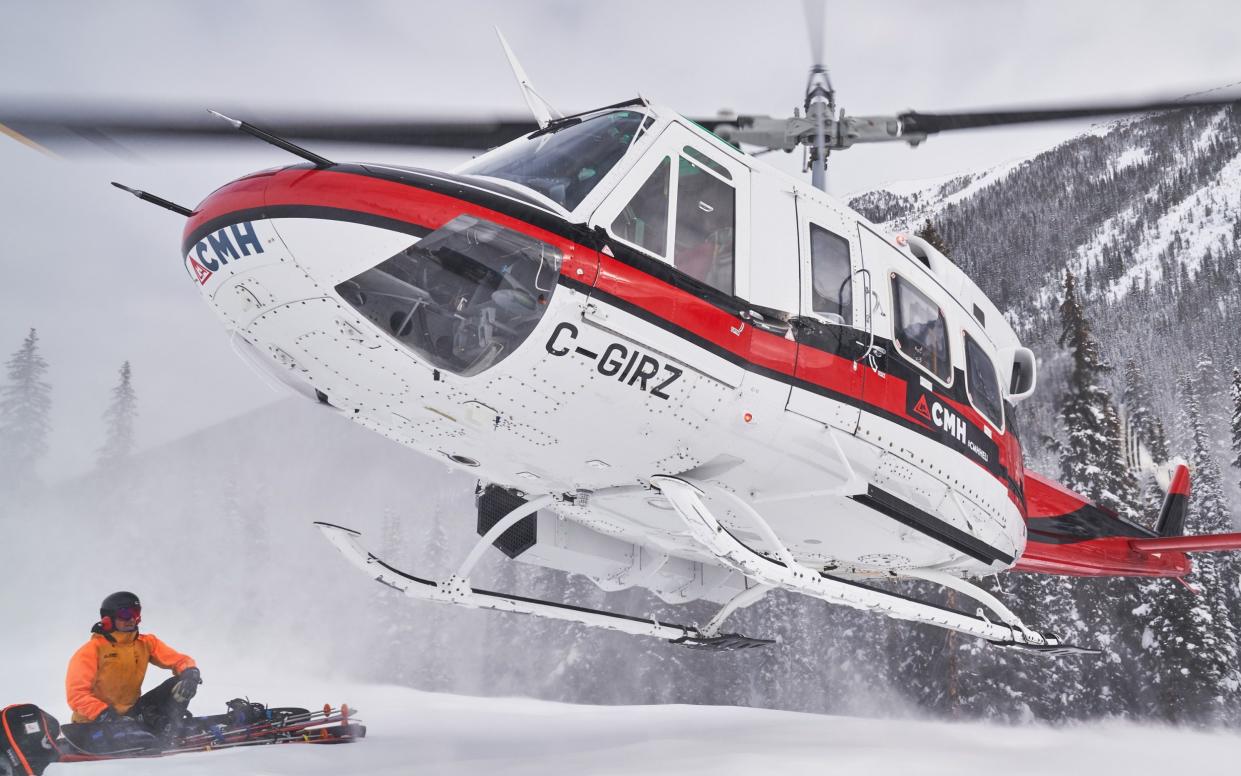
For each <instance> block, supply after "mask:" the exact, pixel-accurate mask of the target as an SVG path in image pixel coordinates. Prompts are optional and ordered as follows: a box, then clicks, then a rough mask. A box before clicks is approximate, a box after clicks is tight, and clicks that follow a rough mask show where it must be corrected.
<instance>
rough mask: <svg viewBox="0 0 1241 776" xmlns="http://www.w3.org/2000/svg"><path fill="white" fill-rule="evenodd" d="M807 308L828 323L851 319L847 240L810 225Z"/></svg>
mask: <svg viewBox="0 0 1241 776" xmlns="http://www.w3.org/2000/svg"><path fill="white" fill-rule="evenodd" d="M810 275H811V278H812V279H813V282H812V284H811V290H810V299H811V301H810V309H811V310H813V311H814V312H816V313H818V314H819V315H822V316H823V317H825V318H827V319H828V320H829V321H831V322H832V323H845V324H847V323H850V322H852V321H853V284H852V283H850V282H849V281H850V279H851V278H852V277H853V272H852V267H851V266H850V264H849V241H848V240H846V239H844V238H843V237H839V236H837V235H834V234H832V233H831V232H829V231H827V230H826V229H824V228H823V227H821V226H815V225H814V224H811V225H810Z"/></svg>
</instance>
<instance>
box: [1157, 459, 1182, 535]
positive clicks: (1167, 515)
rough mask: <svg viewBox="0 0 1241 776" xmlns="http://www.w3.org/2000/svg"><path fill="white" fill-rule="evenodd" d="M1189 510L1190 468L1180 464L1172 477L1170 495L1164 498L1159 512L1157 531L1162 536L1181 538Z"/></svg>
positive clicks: (1169, 488)
mask: <svg viewBox="0 0 1241 776" xmlns="http://www.w3.org/2000/svg"><path fill="white" fill-rule="evenodd" d="M1188 508H1189V467H1188V466H1186V465H1185V464H1179V465H1178V466H1177V467H1176V472H1175V473H1173V475H1172V484H1171V485H1170V486H1169V487H1168V495H1166V496H1164V499H1163V507H1162V508H1161V509H1160V510H1159V522H1158V523H1157V524H1156V527H1155V531H1156V533H1158V534H1159V535H1160V536H1164V537H1169V536H1180V535H1182V534H1184V533H1185V512H1186V511H1187V510H1188Z"/></svg>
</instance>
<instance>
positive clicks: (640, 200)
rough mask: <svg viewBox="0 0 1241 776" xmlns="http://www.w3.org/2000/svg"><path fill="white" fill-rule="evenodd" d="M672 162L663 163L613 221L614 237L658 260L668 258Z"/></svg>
mask: <svg viewBox="0 0 1241 776" xmlns="http://www.w3.org/2000/svg"><path fill="white" fill-rule="evenodd" d="M671 170H672V161H671V160H670V159H669V158H668V157H666V156H665V157H664V160H663V161H662V162H660V163H659V166H658V167H656V168H655V172H653V173H651V177H649V178H647V179H646V183H643V184H642V188H640V189H638V191H637V193H636V194H634V195H633V199H631V200H629V203H628V204H626V205H625V209H624V210H622V211H621V212H620V213H618V214H617V216H616V219H615V220H614V221H612V233H613V234H615V235H616V236H617V237H619V238H621V239H622V240H625V241H627V242H631V243H633V244H634V245H640V246H641V247H643V248H646V249H647V250H648V251H650V252H651V253H654V254H655V255H656V256H667V255H668V182H669V180H671V177H672V176H671Z"/></svg>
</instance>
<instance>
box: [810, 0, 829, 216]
mask: <svg viewBox="0 0 1241 776" xmlns="http://www.w3.org/2000/svg"><path fill="white" fill-rule="evenodd" d="M802 8H803V10H804V11H805V14H806V33H807V34H808V35H809V36H810V55H811V57H812V58H813V60H814V63H813V64H812V65H811V66H810V75H809V77H808V78H807V79H806V101H805V104H804V105H803V108H804V109H805V112H806V118H807V119H809V120H810V121H812V122H813V123H814V141H813V142H814V145H813V147H812V148H811V151H810V183H811V185H812V186H814V187H815V188H816V189H818V190H820V191H827V154H828V150H827V123H828V122H829V121H831V122H833V123H834V122H835V120H836V90H835V89H833V88H832V79H831V76H830V75H829V74H828V72H827V65H825V64H823V61H824V59H825V57H824V49H825V48H826V40H827V2H826V0H803V2H802Z"/></svg>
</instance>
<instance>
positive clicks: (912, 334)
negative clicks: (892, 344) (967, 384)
mask: <svg viewBox="0 0 1241 776" xmlns="http://www.w3.org/2000/svg"><path fill="white" fill-rule="evenodd" d="M892 297H893V301H894V302H895V307H896V346H897V349H898V350H900V352H901V353H903V354H904V355H905V357H906V358H909V359H910V360H912V361H914V362H916V363H918V364H920V365H922V366H923V367H925V368H926V370H927V371H928V372H930V373H931V374H933V375H935V376H936V377H938V378H939V379H941V380H943V381H944V382H946V383H947V382H951V380H952V361H951V360H950V359H949V356H948V323H947V321H946V320H945V319H944V311H943V310H941V309H939V306H938V305H936V304H935V303H934V302H932V301H931V298H930V297H928V296H927V295H926V294H924V293H922V292H921V291H919V290H918V289H916V288H914V286H913V284H911V283H910V282H909V281H907V280H905V279H904V278H903V277H901V276H899V275H895V274H894V275H892Z"/></svg>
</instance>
